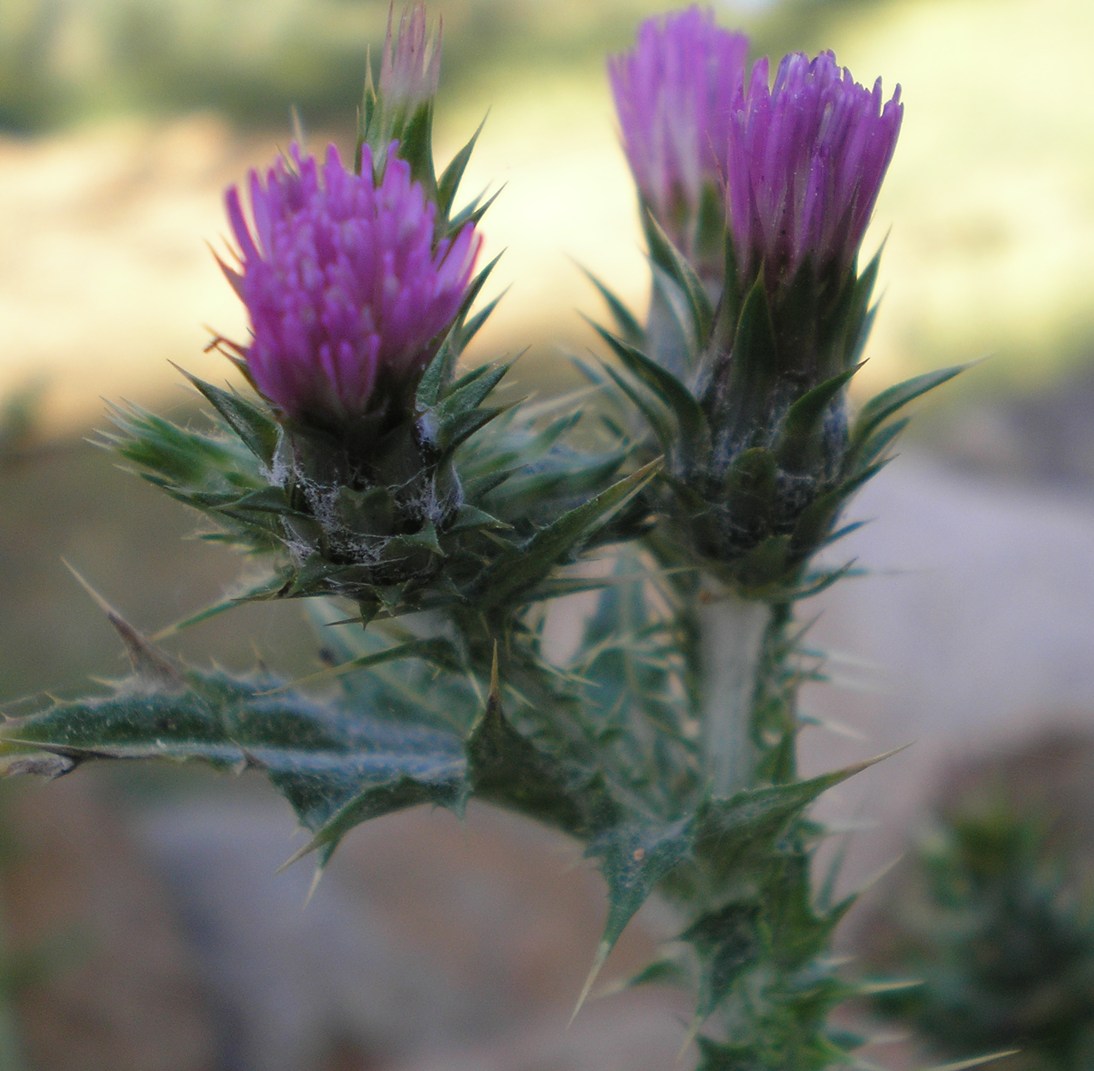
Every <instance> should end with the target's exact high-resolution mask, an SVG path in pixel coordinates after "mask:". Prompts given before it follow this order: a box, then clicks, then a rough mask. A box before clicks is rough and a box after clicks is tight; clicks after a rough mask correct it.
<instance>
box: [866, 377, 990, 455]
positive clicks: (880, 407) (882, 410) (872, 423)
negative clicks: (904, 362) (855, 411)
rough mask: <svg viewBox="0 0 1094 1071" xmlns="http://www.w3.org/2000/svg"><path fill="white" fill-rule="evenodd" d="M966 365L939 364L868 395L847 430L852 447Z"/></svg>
mask: <svg viewBox="0 0 1094 1071" xmlns="http://www.w3.org/2000/svg"><path fill="white" fill-rule="evenodd" d="M969 367H970V365H968V364H962V365H954V366H953V367H950V368H940V369H937V370H936V371H934V372H925V373H924V374H923V375H920V376H913V377H912V378H911V379H907V380H905V381H904V382H903V383H898V384H897V385H896V386H895V387H889V388H888V389H887V390H883V391H882V392H881V393H880V394H879V395H877V396H876V397H874V398H871V399H870V401H868V402H867V403H866V404H865V405H864V406H863V407H862V409H861V411H860V412H859V415H858V419H857V420H856V421H855V426H854V428H853V430H852V432H851V446H852V448H854V447H856V446H858V445H860V444H862V443H864V442H865V440H866V439H867V437H868V436H869V435H870V433H871V432H872V431H874V430H875V429H876V428H877V427H878V426H879V425H880V424H882V423H884V421H886V420H887V419H888V418H889V417H891V416H892V415H893V414H894V413H896V412H897V411H898V410H900V409H903V408H904V406H906V405H907V404H908V403H909V402H912V401H914V400H915V399H916V398H918V397H920V395H923V394H926V393H927V392H928V391H931V390H934V389H935V387H939V386H941V385H942V384H943V383H945V382H947V380H950V379H953V378H954V376H956V375H959V374H960V373H961V372H964V371H965V369H967V368H969Z"/></svg>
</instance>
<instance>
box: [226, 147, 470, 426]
mask: <svg viewBox="0 0 1094 1071" xmlns="http://www.w3.org/2000/svg"><path fill="white" fill-rule="evenodd" d="M363 154H364V159H363V166H362V169H361V174H360V175H355V174H354V173H353V172H351V171H347V170H346V168H345V167H344V166H343V164H342V161H341V158H340V157H339V154H338V150H337V149H336V148H335V147H334V146H333V145H331V146H330V147H329V148H328V149H327V155H326V160H325V162H324V163H323V164H322V166H320V164H319V163H318V162H317V161H316V159H315V157H313V156H307V157H302V156H301V154H300V151H299V149H298V148H297V147H296V146H295V145H294V146H293V147H292V151H291V157H292V159H291V161H286V160H284V159H282V160H278V161H277V163H276V164H275V165H274V166H273V167H271V168H270V169H269V170H268V171H267V172H266V177H265V182H263V180H262V179H261V178H260V176H259V174H258V173H257V172H256V171H252V172H251V174H250V200H251V211H252V215H253V221H254V223H253V230H252V227H251V226H250V225H249V224H248V222H247V220H246V218H245V216H244V212H243V206H242V203H241V196H240V192H239V190H238V188H237V187H235V186H233V187H232V188H231V189H229V190H228V192H227V195H226V202H227V209H228V218H229V220H230V222H231V226H232V231H233V232H234V234H235V238H236V242H237V243H238V245H239V250H240V255H239V260H240V265H241V270H240V271H238V272H237V271H233V270H232V269H230V268H227V267H226V268H225V271H226V272H227V274H228V277H229V280H230V281H231V283H232V285H233V286H234V287H235V290H236V292H237V293H238V294H239V296H240V298H241V299H242V300H243V302H244V304H245V305H246V306H247V311H248V313H249V315H250V321H251V330H252V336H253V337H252V340H251V344H250V345H249V346H247V347H245V348H244V347H238V348H237V351H238V353H239V354H240V356H241V357H242V358H243V359H244V361H245V362H246V368H247V371H248V373H249V375H250V377H251V380H252V381H253V383H254V385H255V386H256V387H257V388H258V390H259V391H260V392H261V393H262V394H263V395H265V397H266V398H268V399H269V400H270V401H271V402H273V403H274V405H276V406H277V407H278V408H279V409H280V410H282V412H283V413H284V414H285V415H286V416H287V417H289V418H290V419H292V420H294V421H298V422H301V423H305V424H307V423H318V424H320V425H322V426H326V427H330V426H333V427H342V426H345V425H347V424H348V423H350V422H352V421H354V420H356V419H358V418H360V417H362V416H364V415H366V414H368V413H369V412H370V411H372V410H373V409H374V408H375V406H376V405H377V404H378V402H379V399H377V398H375V397H374V396H375V395H377V394H378V393H379V392H381V390H382V391H383V395H384V397H387V396H388V395H389V393H390V392H395V393H397V394H399V395H400V396H403V397H405V396H406V395H407V394H409V393H411V392H412V391H413V389H414V387H415V386H416V385H417V382H418V379H419V378H420V376H421V374H422V371H423V370H424V369H425V366H426V365H427V364H428V363H429V361H430V359H431V358H432V357H433V356H434V354H435V352H436V349H437V339H438V336H440V335H441V334H442V333H443V332H445V331H447V330H448V328H449V327H450V326H451V324H452V322H453V320H454V319H455V317H456V315H457V313H458V312H459V309H460V306H461V305H462V303H463V301H464V297H465V293H466V289H467V285H468V282H469V280H470V278H471V273H472V270H473V268H474V262H475V258H476V256H477V253H478V249H479V245H480V238H479V236H478V235H477V234H476V233H475V230H474V226H473V225H472V224H468V225H467V226H465V227H464V228H463V229H462V230H460V231H459V233H458V234H456V235H455V236H454V237H453V238H452V239H451V240H449V239H442V240H440V241H438V242H436V243H435V242H434V223H435V216H436V207H435V206H434V205H433V204H432V203H431V202H429V201H427V200H426V198H425V194H424V192H423V190H422V187H421V186H420V185H419V184H418V183H416V182H413V181H412V180H411V177H410V167H409V166H408V165H407V163H406V162H405V161H403V160H400V159H398V157H397V156H396V155H395V147H394V146H392V148H391V150H390V151H389V153H388V156H387V165H386V168H385V169H384V173H383V176H382V177H381V178H379V179H375V180H374V177H373V166H372V158H371V152H370V150H369V148H368V146H367V145H366V146H364V147H363Z"/></svg>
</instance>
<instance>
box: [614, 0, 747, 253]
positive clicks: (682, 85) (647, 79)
mask: <svg viewBox="0 0 1094 1071" xmlns="http://www.w3.org/2000/svg"><path fill="white" fill-rule="evenodd" d="M747 52H748V39H747V38H746V37H745V36H744V35H743V34H739V33H730V32H728V31H726V30H722V29H720V28H719V27H718V26H717V25H716V24H715V22H714V15H713V13H712V12H711V11H709V10H708V11H704V10H701V9H700V8H698V7H693V8H689V9H688V10H687V11H682V12H679V13H676V14H673V15H668V16H666V17H665V18H664V19H663V20H657V19H649V20H647V21H646V22H644V23H643V24H642V26H641V27H640V28H639V31H638V38H637V42H636V45H635V48H634V49H633V51H631V52H628V53H626V54H624V55H620V56H615V57H614V58H613V59H612V60H610V61H609V65H608V73H609V77H610V79H611V85H612V93H613V96H614V97H615V106H616V111H617V112H618V114H619V123H620V127H621V129H622V136H623V148H624V151H625V152H626V155H627V161H628V163H629V164H630V167H631V171H632V172H633V173H634V178H635V182H636V183H637V184H638V189H639V192H640V194H641V197H642V200H643V202H644V204H645V207H646V208H647V209H648V210H649V211H650V212H652V213H653V216H654V218H655V219H656V220H657V222H658V223H659V224H660V226H661V227H662V228H663V229H664V230H665V232H666V233H667V234H668V236H669V237H670V238H671V239H672V240H673V242H674V243H675V244H676V246H677V247H678V248H679V249H680V250H681V251H682V252H683V253H684V254H685V255H686V256H688V257H689V258H692V259H693V260H696V261H697V264H696V267H697V269H698V270H700V273H701V274H706V270H705V269H709V270H710V272H712V273H714V274H720V273H721V271H722V264H723V254H722V245H723V228H722V220H721V219H720V218H719V216H720V213H717V214H713V215H712V218H711V219H710V220H704V219H703V218H702V217H703V215H704V213H703V208H704V199H705V198H709V199H710V201H711V202H712V203H714V204H720V203H721V201H722V189H723V188H724V185H725V176H726V170H727V161H726V155H727V152H728V149H729V132H730V125H731V123H732V120H733V107H734V105H735V103H736V102H737V101H738V100H739V98H740V96H741V93H742V88H743V84H744V71H745V56H746V54H747ZM708 230H709V231H711V232H712V233H705V232H706V231H708ZM708 261H709V263H707V262H708Z"/></svg>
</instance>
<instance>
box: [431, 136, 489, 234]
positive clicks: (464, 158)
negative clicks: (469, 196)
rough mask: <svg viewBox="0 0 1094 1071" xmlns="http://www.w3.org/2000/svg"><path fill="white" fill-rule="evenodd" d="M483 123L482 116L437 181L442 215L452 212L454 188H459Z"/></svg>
mask: <svg viewBox="0 0 1094 1071" xmlns="http://www.w3.org/2000/svg"><path fill="white" fill-rule="evenodd" d="M485 125H486V119H485V118H484V119H483V121H482V122H481V123H479V125H478V127H477V129H476V130H475V133H474V134H472V135H471V137H470V138H469V139H468V141H467V143H466V144H465V145H464V146H463V148H461V149H460V151H459V152H457V153H456V155H455V156H453V157H452V159H451V160H450V161H449V163H448V166H447V167H446V168H445V169H444V171H443V172H442V173H441V177H440V179H439V180H438V181H437V207H438V209H439V210H440V214H441V216H442V217H448V216H449V215H451V213H452V202H453V201H454V200H455V199H456V190H457V189H458V188H459V185H460V180H461V179H462V178H463V173H464V171H465V170H466V169H467V164H468V161H469V160H470V159H471V154H472V153H473V152H474V150H475V143H476V142H477V141H478V140H479V135H480V134H481V133H482V128H483V127H484V126H485Z"/></svg>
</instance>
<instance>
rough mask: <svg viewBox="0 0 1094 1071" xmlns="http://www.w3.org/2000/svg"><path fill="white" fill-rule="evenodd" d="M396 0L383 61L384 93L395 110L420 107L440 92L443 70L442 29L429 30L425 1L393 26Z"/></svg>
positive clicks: (385, 101) (389, 105) (381, 87)
mask: <svg viewBox="0 0 1094 1071" xmlns="http://www.w3.org/2000/svg"><path fill="white" fill-rule="evenodd" d="M393 11H394V3H392V6H391V7H390V8H388V15H387V38H386V40H385V41H384V55H383V59H382V60H381V63H380V95H381V97H382V98H383V100H384V103H385V105H387V106H388V107H390V108H392V109H393V110H399V109H405V110H406V111H407V112H413V111H416V110H417V109H418V108H419V107H421V105H423V104H426V103H427V102H428V101H431V100H432V99H433V98H434V97H435V96H436V95H437V83H438V81H439V80H440V70H441V33H440V29H438V30H437V32H436V33H435V34H433V33H431V32H430V30H429V25H428V23H427V21H426V11H425V4H424V3H416V4H415V5H414V6H413V7H412V8H411V9H410V10H409V11H404V12H403V15H402V17H401V18H400V19H399V33H398V35H395V34H394V33H393V32H392V28H391V19H392V13H393Z"/></svg>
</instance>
